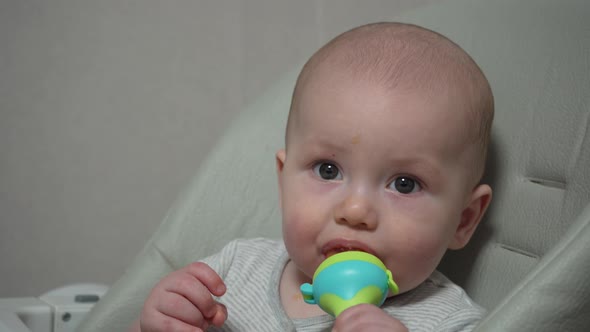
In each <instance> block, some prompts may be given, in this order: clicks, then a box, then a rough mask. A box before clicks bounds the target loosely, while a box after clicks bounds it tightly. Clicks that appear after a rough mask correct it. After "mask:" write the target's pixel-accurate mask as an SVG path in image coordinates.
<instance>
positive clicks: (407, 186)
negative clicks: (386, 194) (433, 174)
mask: <svg viewBox="0 0 590 332" xmlns="http://www.w3.org/2000/svg"><path fill="white" fill-rule="evenodd" d="M388 188H389V189H391V190H395V191H397V192H399V193H401V194H411V193H415V192H418V191H420V190H421V189H422V187H420V184H419V183H418V181H416V180H414V179H412V178H411V177H409V176H398V177H397V178H395V179H393V182H391V184H390V185H389V186H388Z"/></svg>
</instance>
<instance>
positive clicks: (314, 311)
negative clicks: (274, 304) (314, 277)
mask: <svg viewBox="0 0 590 332" xmlns="http://www.w3.org/2000/svg"><path fill="white" fill-rule="evenodd" d="M308 279H309V278H307V277H306V276H305V275H304V274H303V273H301V271H299V270H298V269H297V267H296V266H295V264H293V261H289V262H288V263H287V266H285V269H284V270H283V274H282V275H281V283H280V285H279V294H280V297H281V303H282V305H283V308H284V309H285V312H286V313H287V315H288V316H289V317H290V318H308V317H314V316H321V315H325V314H326V313H325V312H324V311H322V310H321V309H320V307H318V306H317V305H314V304H307V303H305V302H304V301H303V295H301V291H300V290H299V287H300V286H301V284H302V283H305V282H311V281H310V280H308Z"/></svg>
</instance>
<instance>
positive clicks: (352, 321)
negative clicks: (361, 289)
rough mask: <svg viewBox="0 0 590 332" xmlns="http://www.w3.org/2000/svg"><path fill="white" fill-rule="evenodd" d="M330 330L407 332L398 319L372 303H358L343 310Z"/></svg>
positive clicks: (339, 331)
mask: <svg viewBox="0 0 590 332" xmlns="http://www.w3.org/2000/svg"><path fill="white" fill-rule="evenodd" d="M332 331H333V332H334V331H337V332H346V331H390V332H391V331H396V332H408V329H407V328H406V327H405V326H404V324H402V323H401V322H400V321H399V320H397V319H395V318H393V317H391V316H389V315H388V314H387V313H385V311H383V310H381V308H379V307H377V306H374V305H372V304H359V305H355V306H354V307H350V308H348V309H346V310H344V311H343V312H342V313H341V314H340V315H339V316H338V317H337V318H336V321H335V322H334V328H333V330H332Z"/></svg>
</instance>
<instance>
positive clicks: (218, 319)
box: [209, 303, 227, 327]
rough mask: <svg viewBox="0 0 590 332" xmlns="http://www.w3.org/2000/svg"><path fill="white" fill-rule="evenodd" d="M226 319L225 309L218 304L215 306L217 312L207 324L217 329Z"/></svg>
mask: <svg viewBox="0 0 590 332" xmlns="http://www.w3.org/2000/svg"><path fill="white" fill-rule="evenodd" d="M226 319H227V308H226V307H225V306H224V305H223V304H221V303H218V304H217V312H216V313H215V315H214V316H213V318H211V319H210V320H209V322H210V323H211V324H213V325H215V326H217V327H221V326H223V324H224V323H225V320H226Z"/></svg>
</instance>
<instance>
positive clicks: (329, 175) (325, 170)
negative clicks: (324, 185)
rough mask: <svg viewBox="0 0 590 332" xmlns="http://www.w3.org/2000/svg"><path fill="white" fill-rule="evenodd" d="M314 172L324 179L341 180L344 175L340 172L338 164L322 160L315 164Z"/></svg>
mask: <svg viewBox="0 0 590 332" xmlns="http://www.w3.org/2000/svg"><path fill="white" fill-rule="evenodd" d="M313 172H314V173H315V174H316V175H317V176H319V177H320V178H322V179H324V180H341V179H342V175H341V174H340V170H339V169H338V166H336V165H334V164H332V163H328V162H321V163H317V164H315V165H314V166H313Z"/></svg>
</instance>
